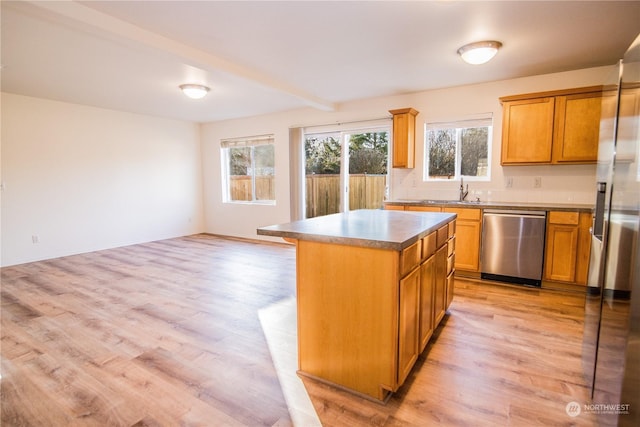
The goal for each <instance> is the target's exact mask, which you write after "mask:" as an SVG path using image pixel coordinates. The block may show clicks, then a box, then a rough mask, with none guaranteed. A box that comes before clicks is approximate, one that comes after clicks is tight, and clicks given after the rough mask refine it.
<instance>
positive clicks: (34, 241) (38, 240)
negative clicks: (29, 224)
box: [31, 235, 40, 244]
mask: <svg viewBox="0 0 640 427" xmlns="http://www.w3.org/2000/svg"><path fill="white" fill-rule="evenodd" d="M31 243H33V244H36V243H40V237H38V236H37V235H33V236H31Z"/></svg>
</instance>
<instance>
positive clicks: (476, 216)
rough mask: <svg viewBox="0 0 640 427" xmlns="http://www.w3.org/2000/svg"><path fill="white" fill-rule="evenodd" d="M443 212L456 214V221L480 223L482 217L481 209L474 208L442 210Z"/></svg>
mask: <svg viewBox="0 0 640 427" xmlns="http://www.w3.org/2000/svg"><path fill="white" fill-rule="evenodd" d="M444 211H445V212H448V213H454V214H458V218H457V219H459V220H460V219H466V220H472V221H480V218H481V217H482V209H476V208H444Z"/></svg>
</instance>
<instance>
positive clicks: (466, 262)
mask: <svg viewBox="0 0 640 427" xmlns="http://www.w3.org/2000/svg"><path fill="white" fill-rule="evenodd" d="M444 211H445V212H451V213H456V214H458V219H457V220H456V224H455V251H456V260H455V261H456V262H455V268H456V269H457V270H466V271H480V234H481V225H482V222H481V218H482V210H481V209H476V208H473V209H470V208H445V209H444Z"/></svg>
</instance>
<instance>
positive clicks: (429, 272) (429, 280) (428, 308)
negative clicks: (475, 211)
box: [420, 241, 436, 352]
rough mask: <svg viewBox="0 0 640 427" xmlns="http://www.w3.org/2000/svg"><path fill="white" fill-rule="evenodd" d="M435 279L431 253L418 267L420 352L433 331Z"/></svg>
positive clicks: (434, 261)
mask: <svg viewBox="0 0 640 427" xmlns="http://www.w3.org/2000/svg"><path fill="white" fill-rule="evenodd" d="M434 249H435V241H434ZM435 278H436V256H435V253H433V252H432V253H431V255H430V256H429V257H428V258H427V260H426V261H424V262H423V263H422V265H421V266H420V352H422V351H423V350H424V348H425V347H426V346H427V343H428V342H429V339H430V338H431V336H432V335H433V331H434V329H435V319H434V315H433V311H434V309H433V307H434V306H433V303H434V284H435Z"/></svg>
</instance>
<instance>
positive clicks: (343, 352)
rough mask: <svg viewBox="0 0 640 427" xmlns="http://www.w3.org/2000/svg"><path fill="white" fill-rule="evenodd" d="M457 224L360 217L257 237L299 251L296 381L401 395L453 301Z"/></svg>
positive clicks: (433, 216) (450, 219) (441, 217)
mask: <svg viewBox="0 0 640 427" xmlns="http://www.w3.org/2000/svg"><path fill="white" fill-rule="evenodd" d="M455 219H456V215H455V214H450V213H429V212H398V211H387V210H357V211H350V212H347V213H343V214H334V215H327V216H323V217H317V218H311V219H307V220H302V221H295V222H291V223H287V224H281V225H274V226H269V227H261V228H259V229H258V234H260V235H266V236H277V237H282V238H284V239H286V240H287V241H290V242H294V243H295V244H296V292H297V312H298V368H299V370H298V373H299V374H301V375H305V376H308V377H312V378H315V379H318V380H320V381H324V382H328V383H331V384H334V385H337V386H339V387H341V388H344V389H347V390H349V391H352V392H356V393H358V394H360V395H363V396H365V397H368V398H372V399H376V400H382V401H384V400H385V399H387V398H388V397H389V396H390V395H391V393H392V392H394V391H396V390H397V389H398V388H399V387H400V386H401V385H402V384H403V383H404V381H405V379H406V378H407V375H408V374H409V372H410V371H411V368H412V367H413V364H414V363H415V361H416V360H417V358H418V356H419V354H420V353H421V352H422V350H424V348H425V346H426V344H427V342H428V341H429V339H430V338H431V335H432V333H433V331H434V329H435V328H436V326H437V325H438V323H439V322H440V320H441V319H442V318H443V316H444V314H445V311H446V309H447V307H448V305H449V304H450V303H451V299H452V298H453V262H454V257H455V254H454V252H455V251H454V249H455Z"/></svg>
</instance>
